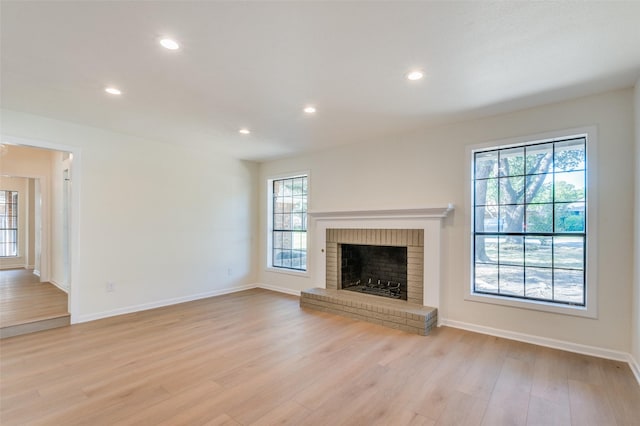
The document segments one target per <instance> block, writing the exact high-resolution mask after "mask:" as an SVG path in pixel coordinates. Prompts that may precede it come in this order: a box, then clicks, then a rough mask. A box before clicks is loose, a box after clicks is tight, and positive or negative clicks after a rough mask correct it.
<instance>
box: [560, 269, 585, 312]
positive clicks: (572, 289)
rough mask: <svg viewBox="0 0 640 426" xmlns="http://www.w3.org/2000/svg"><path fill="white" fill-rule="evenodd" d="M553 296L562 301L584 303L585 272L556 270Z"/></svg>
mask: <svg viewBox="0 0 640 426" xmlns="http://www.w3.org/2000/svg"><path fill="white" fill-rule="evenodd" d="M553 298H554V300H557V301H562V302H570V303H576V304H578V305H582V304H584V272H583V271H570V270H563V269H556V270H554V280H553Z"/></svg>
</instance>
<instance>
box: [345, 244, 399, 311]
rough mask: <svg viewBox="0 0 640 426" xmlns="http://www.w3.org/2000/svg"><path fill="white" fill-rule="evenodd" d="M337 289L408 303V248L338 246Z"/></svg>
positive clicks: (356, 245) (357, 245) (358, 245)
mask: <svg viewBox="0 0 640 426" xmlns="http://www.w3.org/2000/svg"><path fill="white" fill-rule="evenodd" d="M338 251H339V253H338V254H339V256H340V259H341V262H340V266H341V273H340V274H339V275H340V288H341V289H343V290H349V291H356V292H359V293H367V294H373V295H376V296H383V297H390V298H392V299H401V300H407V247H391V246H373V245H360V244H338Z"/></svg>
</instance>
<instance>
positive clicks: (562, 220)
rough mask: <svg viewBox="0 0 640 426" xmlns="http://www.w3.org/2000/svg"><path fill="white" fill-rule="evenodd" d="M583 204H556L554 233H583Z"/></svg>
mask: <svg viewBox="0 0 640 426" xmlns="http://www.w3.org/2000/svg"><path fill="white" fill-rule="evenodd" d="M585 207H586V206H585V203H562V204H556V232H579V233H583V232H584V229H585V228H584V226H585V223H584V218H585Z"/></svg>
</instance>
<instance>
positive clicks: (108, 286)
mask: <svg viewBox="0 0 640 426" xmlns="http://www.w3.org/2000/svg"><path fill="white" fill-rule="evenodd" d="M104 289H105V291H106V292H107V293H113V292H114V291H116V283H114V282H113V281H107V284H105V286H104Z"/></svg>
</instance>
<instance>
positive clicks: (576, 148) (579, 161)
mask: <svg viewBox="0 0 640 426" xmlns="http://www.w3.org/2000/svg"><path fill="white" fill-rule="evenodd" d="M555 150H556V155H555V157H556V158H555V171H556V172H561V171H569V170H584V169H586V167H585V166H586V163H585V140H584V139H574V140H569V141H562V142H557V143H556V144H555Z"/></svg>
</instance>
